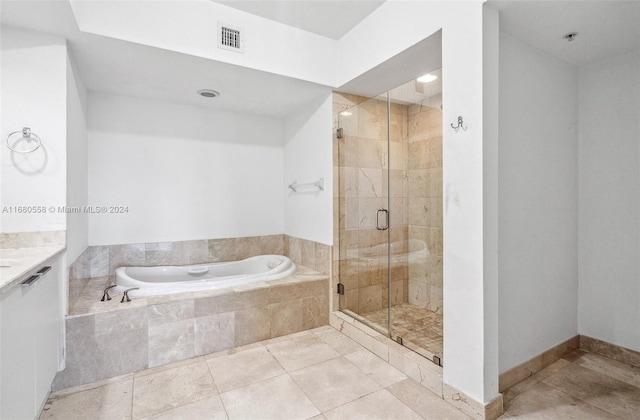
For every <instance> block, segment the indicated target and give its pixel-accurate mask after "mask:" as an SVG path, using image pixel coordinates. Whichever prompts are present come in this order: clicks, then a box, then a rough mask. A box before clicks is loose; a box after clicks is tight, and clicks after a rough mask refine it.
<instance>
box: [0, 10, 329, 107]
mask: <svg viewBox="0 0 640 420" xmlns="http://www.w3.org/2000/svg"><path fill="white" fill-rule="evenodd" d="M0 7H1V8H2V9H1V12H2V13H0V16H1V17H2V23H3V24H5V25H8V26H12V27H16V28H23V29H29V30H35V31H40V32H47V33H51V34H55V35H59V36H63V37H65V38H66V39H67V40H68V45H69V49H70V51H71V55H72V57H73V58H74V61H75V62H76V64H77V65H78V69H79V72H80V75H81V77H82V80H83V81H84V82H85V84H86V86H87V88H88V89H89V90H93V91H99V92H109V93H116V94H122V95H128V96H134V97H139V98H147V99H155V100H166V101H171V102H177V103H183V104H190V105H197V106H203V107H208V108H220V109H227V110H231V111H237V112H249V113H253V114H258V115H265V116H270V117H284V116H287V115H289V114H291V113H292V112H294V111H296V110H297V109H299V108H300V107H301V106H302V105H304V104H307V103H309V102H311V101H314V100H316V98H318V97H319V96H321V95H322V94H326V93H328V92H329V91H330V90H331V89H330V88H329V87H327V86H322V85H318V84H315V83H311V82H306V81H302V80H298V79H293V78H290V77H285V76H280V75H277V74H273V73H267V72H264V71H259V70H253V69H249V68H246V67H240V66H235V65H232V64H227V63H223V62H219V61H214V60H208V59H204V58H200V57H196V56H191V55H187V54H181V53H177V52H172V51H168V50H164V49H159V48H154V47H149V46H145V45H141V44H135V43H132V42H126V41H121V40H117V39H113V38H108V37H103V36H98V35H93V34H88V33H85V32H81V31H80V30H79V29H78V27H77V24H76V21H75V18H74V15H73V12H72V10H71V6H70V4H69V3H68V2H67V1H60V0H56V1H31V0H29V1H26V0H16V1H11V0H0ZM207 88H208V89H213V90H217V91H219V92H220V94H221V95H220V96H219V97H218V98H215V99H207V98H203V97H201V96H199V95H197V94H196V92H197V91H198V90H200V89H207Z"/></svg>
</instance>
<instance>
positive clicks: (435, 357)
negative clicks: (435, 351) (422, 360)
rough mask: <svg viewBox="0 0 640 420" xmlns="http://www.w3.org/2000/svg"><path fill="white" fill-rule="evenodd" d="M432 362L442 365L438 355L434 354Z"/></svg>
mask: <svg viewBox="0 0 640 420" xmlns="http://www.w3.org/2000/svg"><path fill="white" fill-rule="evenodd" d="M432 362H433V363H435V364H436V365H438V366H442V360H441V359H440V358H439V357H438V356H433V360H432Z"/></svg>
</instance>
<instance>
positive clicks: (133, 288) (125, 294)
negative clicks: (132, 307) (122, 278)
mask: <svg viewBox="0 0 640 420" xmlns="http://www.w3.org/2000/svg"><path fill="white" fill-rule="evenodd" d="M138 289H140V288H139V287H132V288H130V289H127V290H125V291H124V294H123V295H122V300H121V301H120V303H123V302H124V301H125V299H126V301H127V302H131V298H130V297H129V292H130V291H132V290H138Z"/></svg>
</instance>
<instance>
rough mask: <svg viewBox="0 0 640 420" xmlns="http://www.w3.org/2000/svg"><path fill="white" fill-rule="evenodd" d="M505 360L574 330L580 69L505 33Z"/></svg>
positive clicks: (512, 362)
mask: <svg viewBox="0 0 640 420" xmlns="http://www.w3.org/2000/svg"><path fill="white" fill-rule="evenodd" d="M499 60H500V67H499V72H500V85H499V111H500V120H499V152H498V153H499V155H498V156H499V181H498V182H499V186H498V191H499V198H498V207H499V213H498V217H499V219H498V223H499V226H498V229H499V263H498V270H499V282H500V284H499V319H500V323H499V343H500V347H499V348H500V351H499V358H500V359H499V360H500V365H499V366H500V372H504V371H506V370H508V369H510V368H512V367H514V366H516V365H518V364H520V363H522V362H525V361H527V360H529V359H531V358H532V357H534V356H536V355H538V354H540V353H542V352H543V351H545V350H547V349H549V348H551V347H553V346H555V345H557V344H559V343H561V342H563V341H565V340H567V339H569V338H571V337H573V336H575V335H576V334H577V332H578V329H577V313H576V305H577V299H578V296H577V294H578V292H577V290H578V255H577V248H578V244H577V241H578V225H577V218H576V215H577V214H578V192H577V191H578V179H577V176H578V162H577V154H578V128H577V121H578V111H577V99H578V84H577V68H576V67H574V66H572V65H570V64H567V63H565V62H564V61H561V60H558V59H556V58H553V57H551V56H549V55H547V54H544V53H542V52H540V51H538V50H536V49H534V48H531V47H529V46H528V45H526V44H524V43H522V42H520V41H518V40H516V39H515V38H512V37H511V36H509V35H506V34H504V33H502V34H501V35H500V59H499Z"/></svg>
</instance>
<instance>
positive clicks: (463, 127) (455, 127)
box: [451, 117, 467, 133]
mask: <svg viewBox="0 0 640 420" xmlns="http://www.w3.org/2000/svg"><path fill="white" fill-rule="evenodd" d="M463 124H464V121H462V117H458V125H457V126H454V125H453V124H451V128H453V129H454V130H456V133H457V132H458V130H460V129H461V128H462V130H463V131H467V127H465V126H464V125H463Z"/></svg>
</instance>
